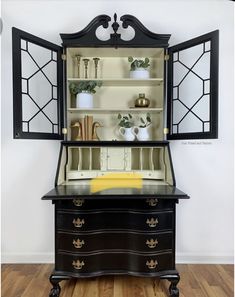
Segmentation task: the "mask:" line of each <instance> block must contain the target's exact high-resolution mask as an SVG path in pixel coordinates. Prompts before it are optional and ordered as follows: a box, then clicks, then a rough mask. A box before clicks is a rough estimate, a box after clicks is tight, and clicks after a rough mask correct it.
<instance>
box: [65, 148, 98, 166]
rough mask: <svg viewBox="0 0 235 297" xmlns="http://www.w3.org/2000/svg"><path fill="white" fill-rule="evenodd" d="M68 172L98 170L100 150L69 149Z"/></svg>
mask: <svg viewBox="0 0 235 297" xmlns="http://www.w3.org/2000/svg"><path fill="white" fill-rule="evenodd" d="M68 164H69V168H70V170H100V148H84V147H82V148H81V147H80V148H69V154H68Z"/></svg>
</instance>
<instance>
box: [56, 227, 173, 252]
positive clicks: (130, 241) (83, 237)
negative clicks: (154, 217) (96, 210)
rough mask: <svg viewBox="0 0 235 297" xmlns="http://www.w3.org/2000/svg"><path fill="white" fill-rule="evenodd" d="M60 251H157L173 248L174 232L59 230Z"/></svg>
mask: <svg viewBox="0 0 235 297" xmlns="http://www.w3.org/2000/svg"><path fill="white" fill-rule="evenodd" d="M57 248H58V250H57V251H58V252H62V251H67V252H72V253H80V252H82V253H85V252H89V253H92V252H95V251H103V252H108V251H109V250H111V251H123V252H126V253H128V252H130V251H137V252H148V253H153V252H154V253H155V252H160V251H163V250H172V248H173V232H172V231H168V232H148V233H146V232H137V231H114V230H112V231H107V230H105V231H95V232H94V231H91V232H86V233H84V232H83V233H82V232H79V231H78V232H76V233H73V232H61V231H58V232H57Z"/></svg>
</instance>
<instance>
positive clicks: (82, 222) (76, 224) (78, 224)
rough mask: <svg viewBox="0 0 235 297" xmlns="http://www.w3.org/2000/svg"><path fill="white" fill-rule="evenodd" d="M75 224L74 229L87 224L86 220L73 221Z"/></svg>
mask: <svg viewBox="0 0 235 297" xmlns="http://www.w3.org/2000/svg"><path fill="white" fill-rule="evenodd" d="M73 224H74V227H76V228H81V227H82V225H83V224H85V220H84V219H80V218H77V219H74V220H73Z"/></svg>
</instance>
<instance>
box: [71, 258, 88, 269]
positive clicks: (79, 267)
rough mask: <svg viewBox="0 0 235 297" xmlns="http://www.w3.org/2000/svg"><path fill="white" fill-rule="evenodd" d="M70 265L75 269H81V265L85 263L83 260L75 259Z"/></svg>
mask: <svg viewBox="0 0 235 297" xmlns="http://www.w3.org/2000/svg"><path fill="white" fill-rule="evenodd" d="M72 265H73V267H74V268H75V269H78V270H79V269H82V266H84V265H85V263H84V261H80V260H77V261H73V263H72Z"/></svg>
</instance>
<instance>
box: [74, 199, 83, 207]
mask: <svg viewBox="0 0 235 297" xmlns="http://www.w3.org/2000/svg"><path fill="white" fill-rule="evenodd" d="M84 202H85V200H84V199H73V204H74V205H75V206H82V205H83V203H84Z"/></svg>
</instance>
